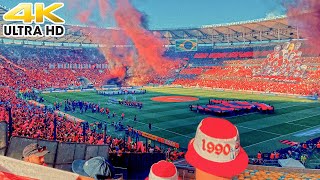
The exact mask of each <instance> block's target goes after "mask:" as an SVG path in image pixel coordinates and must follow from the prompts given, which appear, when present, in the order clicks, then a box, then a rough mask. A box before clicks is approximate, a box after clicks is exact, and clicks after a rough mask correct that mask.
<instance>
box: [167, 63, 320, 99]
mask: <svg viewBox="0 0 320 180" xmlns="http://www.w3.org/2000/svg"><path fill="white" fill-rule="evenodd" d="M309 60H312V62H313V63H311V62H309ZM257 61H258V62H263V61H261V60H257ZM302 62H303V64H302V65H301V64H300V66H299V67H300V69H299V71H298V70H296V71H293V72H291V69H288V72H282V74H281V75H276V74H258V72H259V71H258V70H257V69H259V68H260V66H261V65H259V63H257V62H254V61H253V60H250V62H247V61H244V60H238V61H231V62H228V63H227V64H226V66H216V67H211V68H210V69H207V70H206V71H205V72H203V73H202V74H201V75H198V76H197V77H195V78H181V77H182V76H179V78H177V79H176V80H175V81H174V82H173V84H174V85H183V86H201V87H212V88H223V89H233V90H249V91H263V92H278V93H290V94H300V95H315V94H319V93H320V92H319V88H318V87H319V86H318V84H319V82H320V79H319V75H320V58H319V57H317V58H302ZM314 62H317V63H314ZM306 64H310V65H309V66H307V65H306ZM295 65H297V64H295ZM262 67H265V66H264V65H263V66H262ZM266 67H268V66H266ZM292 67H295V66H294V65H292ZM301 67H303V68H304V70H303V68H301ZM306 67H308V68H306ZM267 69H268V68H267ZM265 70H266V69H263V71H261V72H266V71H265ZM302 70H303V71H302ZM268 72H269V71H268ZM271 72H272V71H271ZM294 72H297V73H294ZM298 72H299V73H298ZM285 75H288V76H285ZM289 75H290V76H289ZM298 75H299V76H298ZM300 75H301V76H300ZM184 77H185V76H184Z"/></svg>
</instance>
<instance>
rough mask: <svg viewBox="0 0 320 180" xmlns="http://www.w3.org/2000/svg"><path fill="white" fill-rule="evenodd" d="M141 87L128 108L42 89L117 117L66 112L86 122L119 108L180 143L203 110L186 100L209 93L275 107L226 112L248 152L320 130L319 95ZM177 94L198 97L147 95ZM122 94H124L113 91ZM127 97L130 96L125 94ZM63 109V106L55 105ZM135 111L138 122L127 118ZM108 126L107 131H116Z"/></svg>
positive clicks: (144, 127)
mask: <svg viewBox="0 0 320 180" xmlns="http://www.w3.org/2000/svg"><path fill="white" fill-rule="evenodd" d="M146 89H147V93H146V94H143V95H134V97H135V98H136V100H137V101H139V102H142V103H143V108H142V109H141V110H140V109H137V108H130V107H126V106H121V105H119V104H110V103H108V99H109V96H102V95H98V94H96V93H95V92H68V93H50V94H43V97H44V98H45V100H46V102H45V104H48V105H49V104H53V102H56V101H57V102H62V101H64V100H65V99H72V100H84V101H90V102H94V103H98V104H100V106H102V107H108V108H109V109H110V111H111V112H116V113H117V117H116V118H111V119H110V120H108V119H107V117H106V115H105V114H103V115H101V114H98V113H91V111H88V112H87V113H84V114H80V113H79V110H78V109H77V111H76V112H75V113H71V112H68V113H69V114H71V115H73V116H76V117H78V118H81V119H83V120H86V121H88V122H94V121H103V122H108V123H109V124H111V122H112V121H118V119H119V116H120V115H121V113H122V112H124V113H125V120H124V124H125V125H130V126H133V127H134V128H135V129H139V130H141V131H145V132H149V133H152V134H154V135H157V136H160V137H163V138H166V139H169V140H172V141H175V142H178V143H180V146H181V147H182V148H186V147H187V145H188V142H189V141H190V139H191V138H193V137H194V136H195V132H196V129H197V126H198V124H199V122H200V121H201V120H202V119H203V118H205V117H208V116H209V115H205V114H200V113H195V112H191V111H190V110H189V107H188V105H189V104H206V103H208V100H209V99H210V98H219V99H239V100H248V101H249V100H253V101H258V102H264V103H267V104H271V105H273V106H274V107H275V113H274V114H260V113H253V114H247V115H242V116H237V117H228V118H226V119H227V120H229V121H230V122H232V123H233V124H235V125H236V126H237V127H238V130H239V133H240V142H241V146H242V147H244V149H245V150H246V152H247V153H248V155H249V156H250V157H253V156H255V155H256V153H257V152H258V151H259V150H261V151H262V152H271V151H273V150H277V149H280V148H285V147H288V145H285V144H281V143H280V142H279V140H290V141H295V142H303V141H306V140H308V139H310V138H315V137H318V136H320V106H319V101H311V100H306V99H299V98H292V97H283V96H274V95H273V96H272V95H262V94H250V93H243V92H221V91H213V90H203V89H185V88H167V87H166V88H146ZM170 95H182V96H193V97H197V98H199V100H198V101H194V102H179V103H168V102H156V101H152V100H151V98H152V97H156V96H170ZM113 97H114V98H117V99H120V98H124V95H119V96H113ZM128 98H132V97H128ZM61 109H62V110H63V108H61ZM134 115H137V119H138V122H134V121H133V117H134ZM148 123H151V124H152V131H149V128H148ZM110 129H112V128H108V133H111V135H113V136H119V132H115V131H112V130H110Z"/></svg>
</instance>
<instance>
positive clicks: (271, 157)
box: [270, 152, 276, 160]
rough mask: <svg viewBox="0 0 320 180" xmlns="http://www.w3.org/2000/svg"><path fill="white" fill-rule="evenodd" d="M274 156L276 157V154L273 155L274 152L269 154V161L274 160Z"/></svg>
mask: <svg viewBox="0 0 320 180" xmlns="http://www.w3.org/2000/svg"><path fill="white" fill-rule="evenodd" d="M275 155H276V153H275V152H272V153H271V154H270V159H271V160H274V159H275Z"/></svg>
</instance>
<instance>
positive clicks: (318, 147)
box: [317, 141, 320, 152]
mask: <svg viewBox="0 0 320 180" xmlns="http://www.w3.org/2000/svg"><path fill="white" fill-rule="evenodd" d="M317 151H318V152H320V141H318V143H317Z"/></svg>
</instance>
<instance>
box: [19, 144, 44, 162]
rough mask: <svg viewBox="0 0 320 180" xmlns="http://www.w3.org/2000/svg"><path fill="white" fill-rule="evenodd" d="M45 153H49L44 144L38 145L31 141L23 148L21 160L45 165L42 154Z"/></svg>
mask: <svg viewBox="0 0 320 180" xmlns="http://www.w3.org/2000/svg"><path fill="white" fill-rule="evenodd" d="M47 153H49V151H48V150H47V148H46V146H39V144H37V143H32V144H29V145H28V146H26V147H25V148H24V149H23V152H22V155H23V160H24V161H26V162H30V163H34V164H39V165H44V166H46V164H45V163H44V156H45V155H46V154H47Z"/></svg>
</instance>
